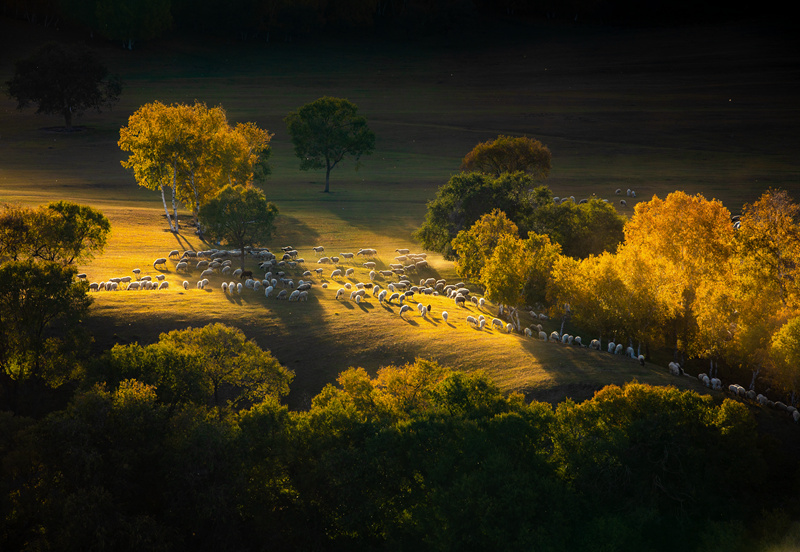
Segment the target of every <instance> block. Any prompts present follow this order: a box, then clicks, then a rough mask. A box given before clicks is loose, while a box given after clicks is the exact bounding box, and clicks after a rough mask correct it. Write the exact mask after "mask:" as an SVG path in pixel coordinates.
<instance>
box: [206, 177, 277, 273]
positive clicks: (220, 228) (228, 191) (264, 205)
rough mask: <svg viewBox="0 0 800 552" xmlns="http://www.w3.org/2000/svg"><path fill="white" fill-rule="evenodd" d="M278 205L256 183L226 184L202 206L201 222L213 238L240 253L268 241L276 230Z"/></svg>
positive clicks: (242, 253) (242, 256)
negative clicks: (254, 184)
mask: <svg viewBox="0 0 800 552" xmlns="http://www.w3.org/2000/svg"><path fill="white" fill-rule="evenodd" d="M277 216H278V207H277V206H275V204H274V203H271V202H267V198H266V196H264V192H262V191H261V190H259V189H258V188H256V187H254V186H231V185H228V186H225V187H224V188H223V189H222V190H220V191H219V193H218V194H217V195H216V196H214V197H213V198H212V199H210V200H209V201H208V202H207V203H206V204H205V205H203V206H202V207H201V208H200V224H201V227H202V228H203V229H204V231H206V232H208V234H210V235H211V237H212V238H214V239H216V240H221V241H224V242H226V243H228V244H230V245H232V246H233V247H235V248H237V249H238V250H239V251H240V252H241V261H242V268H244V257H245V249H246V248H247V247H248V246H253V245H256V244H259V243H263V242H264V241H266V240H267V239H268V238H269V237H270V236H271V235H272V231H273V230H274V225H275V217H277Z"/></svg>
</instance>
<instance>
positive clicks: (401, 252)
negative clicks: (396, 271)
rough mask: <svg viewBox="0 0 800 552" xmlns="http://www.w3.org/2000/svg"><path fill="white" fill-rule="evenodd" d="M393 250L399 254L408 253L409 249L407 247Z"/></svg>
mask: <svg viewBox="0 0 800 552" xmlns="http://www.w3.org/2000/svg"><path fill="white" fill-rule="evenodd" d="M395 252H396V253H398V254H400V255H408V253H409V250H408V249H395Z"/></svg>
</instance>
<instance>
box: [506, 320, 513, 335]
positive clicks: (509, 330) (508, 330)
mask: <svg viewBox="0 0 800 552" xmlns="http://www.w3.org/2000/svg"><path fill="white" fill-rule="evenodd" d="M513 329H514V324H512V323H511V322H509V323H508V324H506V333H511V330H513Z"/></svg>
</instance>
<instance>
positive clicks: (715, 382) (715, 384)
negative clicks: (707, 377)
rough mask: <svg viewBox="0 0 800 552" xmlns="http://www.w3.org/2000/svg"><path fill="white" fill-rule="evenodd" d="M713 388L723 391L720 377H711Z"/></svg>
mask: <svg viewBox="0 0 800 552" xmlns="http://www.w3.org/2000/svg"><path fill="white" fill-rule="evenodd" d="M711 389H713V390H714V391H721V390H722V381H721V380H720V379H719V378H711Z"/></svg>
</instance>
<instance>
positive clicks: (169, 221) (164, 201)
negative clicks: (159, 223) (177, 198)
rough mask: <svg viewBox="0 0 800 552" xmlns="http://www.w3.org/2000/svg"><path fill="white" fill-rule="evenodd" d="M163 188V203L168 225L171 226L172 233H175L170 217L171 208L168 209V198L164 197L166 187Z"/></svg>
mask: <svg viewBox="0 0 800 552" xmlns="http://www.w3.org/2000/svg"><path fill="white" fill-rule="evenodd" d="M160 188H161V203H163V204H164V213H165V214H166V215H167V223H168V224H169V229H170V230H171V231H172V232H175V228H174V227H173V226H172V218H171V217H170V216H169V208H168V207H167V196H165V195H164V186H163V185H162V186H160Z"/></svg>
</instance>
